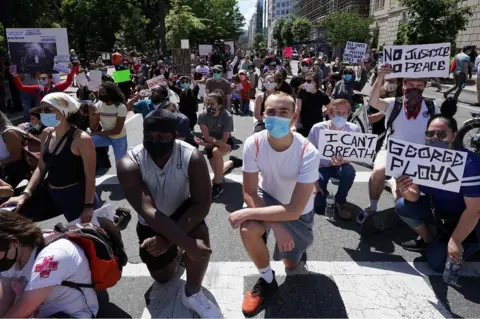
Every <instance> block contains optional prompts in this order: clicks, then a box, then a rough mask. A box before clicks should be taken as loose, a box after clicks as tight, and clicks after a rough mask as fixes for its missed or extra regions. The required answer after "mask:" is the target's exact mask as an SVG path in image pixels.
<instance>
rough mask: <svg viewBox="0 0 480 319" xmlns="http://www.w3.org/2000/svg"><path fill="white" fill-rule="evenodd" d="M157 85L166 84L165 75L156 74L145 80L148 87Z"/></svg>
mask: <svg viewBox="0 0 480 319" xmlns="http://www.w3.org/2000/svg"><path fill="white" fill-rule="evenodd" d="M159 85H163V86H166V85H167V80H165V77H164V76H163V75H159V76H156V77H154V78H153V79H150V80H148V81H147V86H148V88H149V89H151V88H153V87H155V86H159Z"/></svg>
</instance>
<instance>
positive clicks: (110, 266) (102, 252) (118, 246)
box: [37, 217, 128, 294]
mask: <svg viewBox="0 0 480 319" xmlns="http://www.w3.org/2000/svg"><path fill="white" fill-rule="evenodd" d="M98 222H99V224H100V226H101V227H97V226H95V225H92V224H83V225H74V226H66V225H64V224H62V223H58V224H57V225H55V228H54V231H55V233H54V234H53V235H49V236H47V237H46V238H45V245H44V246H43V247H42V248H41V249H39V251H38V253H39V252H40V251H41V250H42V249H44V248H45V247H47V246H48V245H50V244H51V243H53V242H56V241H57V240H60V239H68V240H70V241H71V242H73V243H75V244H77V245H78V246H80V247H81V248H82V249H83V251H84V253H85V255H86V256H87V259H88V264H89V266H90V271H91V273H92V283H91V284H82V283H75V282H71V281H62V283H61V285H62V286H66V287H70V288H74V289H76V290H78V291H80V292H81V293H82V294H83V292H82V290H81V289H80V288H92V289H95V290H105V289H107V288H110V287H113V286H115V284H116V283H117V282H118V281H119V280H120V277H121V275H122V269H123V267H124V266H125V265H126V264H127V261H128V257H127V254H126V253H125V250H124V246H123V241H122V238H121V234H120V230H119V229H118V227H117V226H116V225H115V224H114V223H113V222H112V221H110V220H109V219H107V218H104V217H98ZM38 253H37V254H38Z"/></svg>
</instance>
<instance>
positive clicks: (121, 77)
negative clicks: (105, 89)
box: [113, 70, 130, 83]
mask: <svg viewBox="0 0 480 319" xmlns="http://www.w3.org/2000/svg"><path fill="white" fill-rule="evenodd" d="M113 81H114V82H115V83H122V82H128V81H130V70H122V71H115V72H113Z"/></svg>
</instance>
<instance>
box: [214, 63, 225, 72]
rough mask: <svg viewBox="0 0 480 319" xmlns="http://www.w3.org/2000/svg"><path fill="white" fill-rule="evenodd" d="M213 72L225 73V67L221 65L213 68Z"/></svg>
mask: <svg viewBox="0 0 480 319" xmlns="http://www.w3.org/2000/svg"><path fill="white" fill-rule="evenodd" d="M212 70H213V71H219V72H223V67H222V66H221V65H219V64H217V65H215V66H214V67H213V68H212Z"/></svg>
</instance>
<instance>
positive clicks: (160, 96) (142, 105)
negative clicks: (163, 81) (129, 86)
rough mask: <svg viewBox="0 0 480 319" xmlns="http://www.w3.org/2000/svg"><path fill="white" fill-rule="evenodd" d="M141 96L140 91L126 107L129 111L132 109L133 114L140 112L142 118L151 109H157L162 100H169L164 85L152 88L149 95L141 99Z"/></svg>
mask: <svg viewBox="0 0 480 319" xmlns="http://www.w3.org/2000/svg"><path fill="white" fill-rule="evenodd" d="M143 97H144V96H142V92H139V93H138V94H136V95H135V96H134V97H133V99H131V100H130V101H128V103H127V109H128V110H129V111H132V110H133V112H134V113H135V114H138V113H140V114H142V116H143V118H145V117H146V116H147V115H148V114H150V112H152V111H153V110H156V109H158V108H159V107H160V105H161V104H162V103H163V102H168V101H170V99H169V97H168V88H167V87H166V86H164V85H159V86H157V87H154V88H152V89H151V95H150V97H148V98H144V99H142V98H143Z"/></svg>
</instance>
